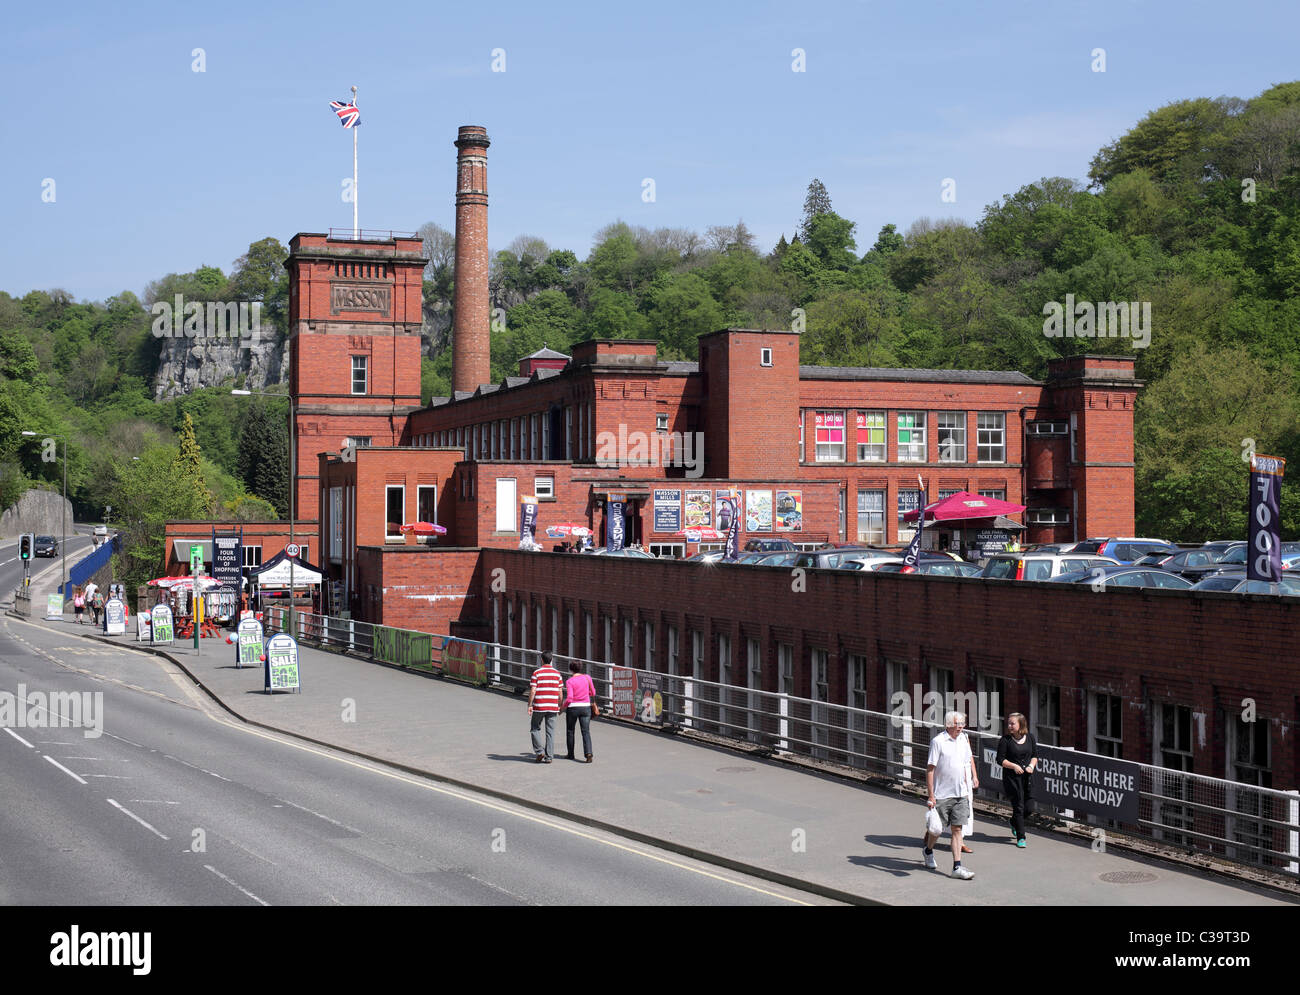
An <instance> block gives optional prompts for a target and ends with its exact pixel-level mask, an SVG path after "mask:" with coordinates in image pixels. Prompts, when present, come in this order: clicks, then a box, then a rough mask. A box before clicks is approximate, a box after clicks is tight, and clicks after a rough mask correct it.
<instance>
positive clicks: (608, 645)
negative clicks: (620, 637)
mask: <svg viewBox="0 0 1300 995" xmlns="http://www.w3.org/2000/svg"><path fill="white" fill-rule="evenodd" d="M605 662H606V663H613V662H614V620H613V619H612V618H610V617H609V616H608V615H606V616H605Z"/></svg>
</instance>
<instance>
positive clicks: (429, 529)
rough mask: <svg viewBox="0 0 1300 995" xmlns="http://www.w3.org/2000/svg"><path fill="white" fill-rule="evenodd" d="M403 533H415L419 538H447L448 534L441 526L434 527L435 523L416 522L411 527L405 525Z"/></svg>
mask: <svg viewBox="0 0 1300 995" xmlns="http://www.w3.org/2000/svg"><path fill="white" fill-rule="evenodd" d="M402 531H403V532H414V533H415V534H416V535H418V536H432V535H440V536H445V535H446V534H447V530H446V529H444V528H443V527H442V526H441V525H434V524H433V522H414V523H411V524H409V525H403V526H402Z"/></svg>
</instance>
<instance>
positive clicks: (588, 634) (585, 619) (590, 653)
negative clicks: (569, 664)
mask: <svg viewBox="0 0 1300 995" xmlns="http://www.w3.org/2000/svg"><path fill="white" fill-rule="evenodd" d="M582 625H583V629H584V636H585V639H584V641H583V644H582V645H583V646H584V647H586V649H585V650H584V654H585V656H584V659H587V660H594V659H596V630H595V628H594V627H593V625H592V621H591V612H583V613H582Z"/></svg>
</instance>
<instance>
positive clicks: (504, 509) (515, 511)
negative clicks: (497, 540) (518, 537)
mask: <svg viewBox="0 0 1300 995" xmlns="http://www.w3.org/2000/svg"><path fill="white" fill-rule="evenodd" d="M515 494H516V490H515V478H514V477H497V528H496V530H497V531H498V532H517V531H519V502H518V499H517V498H516V497H515Z"/></svg>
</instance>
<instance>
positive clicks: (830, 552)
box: [793, 546, 898, 569]
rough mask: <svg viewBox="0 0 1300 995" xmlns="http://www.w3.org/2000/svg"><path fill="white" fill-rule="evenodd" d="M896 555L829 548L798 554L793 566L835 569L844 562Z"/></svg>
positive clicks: (856, 548)
mask: <svg viewBox="0 0 1300 995" xmlns="http://www.w3.org/2000/svg"><path fill="white" fill-rule="evenodd" d="M897 555H898V554H897V553H894V552H890V551H889V550H887V549H872V548H871V547H869V546H830V547H823V548H821V549H816V550H813V551H811V552H803V553H800V554H799V556H798V558H797V559H796V560H795V561H794V564H793V565H794V566H796V567H814V568H816V567H820V568H830V569H835V568H836V567H839V566H840V565H841V564H842V563H843V562H844V561H845V560H871V559H880V558H881V557H885V556H890V557H893V556H897Z"/></svg>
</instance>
